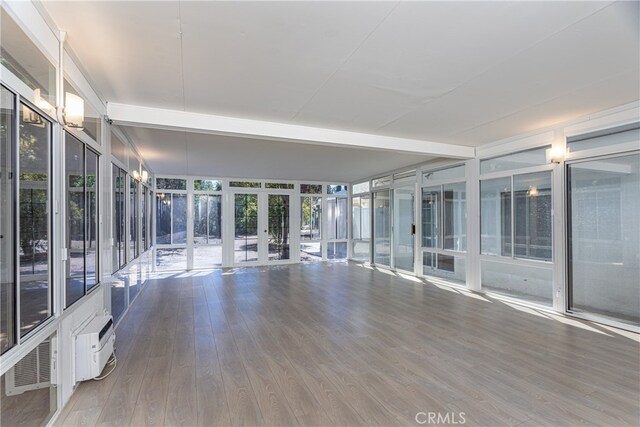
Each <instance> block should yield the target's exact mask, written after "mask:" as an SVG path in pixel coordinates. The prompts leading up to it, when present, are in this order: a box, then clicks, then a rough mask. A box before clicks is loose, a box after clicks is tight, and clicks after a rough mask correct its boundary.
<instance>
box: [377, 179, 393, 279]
mask: <svg viewBox="0 0 640 427" xmlns="http://www.w3.org/2000/svg"><path fill="white" fill-rule="evenodd" d="M373 262H374V263H375V264H377V265H383V266H387V267H390V266H391V191H390V190H382V191H376V192H375V193H373Z"/></svg>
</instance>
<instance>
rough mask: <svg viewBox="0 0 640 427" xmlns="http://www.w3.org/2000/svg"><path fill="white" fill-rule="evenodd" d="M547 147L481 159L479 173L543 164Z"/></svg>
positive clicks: (545, 159)
mask: <svg viewBox="0 0 640 427" xmlns="http://www.w3.org/2000/svg"><path fill="white" fill-rule="evenodd" d="M548 148H549V147H541V148H534V149H533V150H527V151H520V152H519V153H512V154H507V155H506V156H500V157H495V158H493V159H487V160H481V161H480V174H483V173H491V172H501V171H507V170H512V169H521V168H527V167H531V166H540V165H545V164H547V149H548Z"/></svg>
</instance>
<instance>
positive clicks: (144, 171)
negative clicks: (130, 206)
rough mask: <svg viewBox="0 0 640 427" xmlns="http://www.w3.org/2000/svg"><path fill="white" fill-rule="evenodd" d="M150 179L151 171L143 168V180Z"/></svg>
mask: <svg viewBox="0 0 640 427" xmlns="http://www.w3.org/2000/svg"><path fill="white" fill-rule="evenodd" d="M148 180H149V172H147V171H146V170H144V169H143V170H142V181H143V182H145V183H146V182H147V181H148Z"/></svg>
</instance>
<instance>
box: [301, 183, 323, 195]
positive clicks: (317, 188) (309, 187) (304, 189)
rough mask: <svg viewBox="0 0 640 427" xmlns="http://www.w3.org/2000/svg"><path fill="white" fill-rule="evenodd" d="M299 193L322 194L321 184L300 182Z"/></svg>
mask: <svg viewBox="0 0 640 427" xmlns="http://www.w3.org/2000/svg"><path fill="white" fill-rule="evenodd" d="M300 193H302V194H322V185H321V184H300Z"/></svg>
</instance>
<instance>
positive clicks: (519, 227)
mask: <svg viewBox="0 0 640 427" xmlns="http://www.w3.org/2000/svg"><path fill="white" fill-rule="evenodd" d="M548 149H549V147H541V148H536V149H533V150H527V151H523V152H520V153H511V154H508V155H505V156H502V157H496V158H492V159H487V160H482V161H481V162H480V169H481V172H482V173H491V175H490V177H486V175H480V249H481V253H482V255H484V256H485V257H484V258H482V259H481V263H480V264H481V284H482V287H483V288H484V289H487V290H491V291H495V292H498V293H502V294H505V295H508V296H512V297H516V298H519V299H524V300H528V301H532V302H535V303H540V304H544V305H551V304H552V302H553V274H552V273H553V265H552V263H551V262H552V259H553V258H552V256H553V254H552V245H553V240H552V238H553V236H552V217H551V214H552V194H553V193H552V187H551V166H550V165H548V164H547V160H546V153H547V151H548ZM521 168H527V171H531V170H532V169H533V170H534V172H529V173H520V170H519V169H521ZM536 169H537V171H536ZM485 177H486V178H485ZM487 256H491V257H495V259H491V258H489V257H487ZM531 261H537V262H539V263H531Z"/></svg>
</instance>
